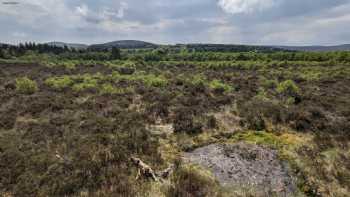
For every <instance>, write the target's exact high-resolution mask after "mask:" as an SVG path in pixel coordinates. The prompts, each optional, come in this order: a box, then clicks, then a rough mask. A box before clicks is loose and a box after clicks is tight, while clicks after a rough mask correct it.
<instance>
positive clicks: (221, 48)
mask: <svg viewBox="0 0 350 197" xmlns="http://www.w3.org/2000/svg"><path fill="white" fill-rule="evenodd" d="M175 46H178V47H181V46H185V47H186V48H187V49H189V50H195V51H213V52H249V51H258V52H273V51H284V50H286V49H283V48H277V47H273V46H254V45H235V44H177V45H175Z"/></svg>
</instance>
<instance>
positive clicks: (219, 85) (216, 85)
mask: <svg viewBox="0 0 350 197" xmlns="http://www.w3.org/2000/svg"><path fill="white" fill-rule="evenodd" d="M209 87H210V88H211V89H213V90H215V91H218V92H230V91H231V90H232V87H231V86H230V85H227V84H225V83H223V82H222V81H220V80H213V81H211V82H210V83H209Z"/></svg>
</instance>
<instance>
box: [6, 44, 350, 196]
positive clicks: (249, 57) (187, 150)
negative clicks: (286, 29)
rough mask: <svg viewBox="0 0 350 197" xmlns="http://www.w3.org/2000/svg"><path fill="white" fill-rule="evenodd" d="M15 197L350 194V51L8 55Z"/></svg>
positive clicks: (23, 47)
mask: <svg viewBox="0 0 350 197" xmlns="http://www.w3.org/2000/svg"><path fill="white" fill-rule="evenodd" d="M0 103H1V104H0V175H1V176H0V195H2V196H8V197H9V196H151V197H153V196H154V197H158V196H167V197H172V196H174V197H175V196H176V197H182V196H183V197H197V196H198V197H199V196H207V197H212V196H242V197H245V196H339V197H341V196H344V197H346V196H348V195H349V193H350V152H349V150H350V149H349V147H350V130H349V129H350V108H349V106H350V52H345V51H337V52H298V51H286V50H278V49H271V48H262V49H261V48H260V49H256V48H251V47H247V46H240V47H239V46H235V47H222V46H220V45H215V46H211V45H174V46H165V45H164V46H158V47H155V48H131V49H126V48H117V47H111V48H110V49H99V48H87V49H75V48H69V47H57V46H52V45H48V44H35V43H25V44H20V45H18V46H13V45H1V46H0Z"/></svg>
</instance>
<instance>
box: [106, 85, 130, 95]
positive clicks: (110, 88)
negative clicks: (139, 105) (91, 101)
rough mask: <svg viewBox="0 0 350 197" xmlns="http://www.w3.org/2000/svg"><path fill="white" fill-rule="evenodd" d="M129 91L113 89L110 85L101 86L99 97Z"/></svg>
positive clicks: (128, 89) (128, 90)
mask: <svg viewBox="0 0 350 197" xmlns="http://www.w3.org/2000/svg"><path fill="white" fill-rule="evenodd" d="M131 91H132V89H131V88H126V89H123V88H117V87H114V86H113V85H112V84H103V85H102V86H101V88H100V94H101V95H113V94H125V93H128V92H131Z"/></svg>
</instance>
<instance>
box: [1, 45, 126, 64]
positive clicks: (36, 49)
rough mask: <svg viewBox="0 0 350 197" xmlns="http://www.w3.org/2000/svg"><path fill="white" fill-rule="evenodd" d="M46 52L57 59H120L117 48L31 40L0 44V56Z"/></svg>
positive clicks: (8, 56) (9, 57) (14, 56)
mask: <svg viewBox="0 0 350 197" xmlns="http://www.w3.org/2000/svg"><path fill="white" fill-rule="evenodd" d="M41 54H47V55H51V56H55V57H58V58H59V59H70V60H73V59H82V60H100V61H104V60H115V59H121V51H120V49H118V48H112V49H111V50H107V49H105V50H99V49H92V48H89V49H75V48H70V47H68V46H64V47H60V46H55V45H50V44H36V43H33V42H28V43H24V44H23V43H21V44H19V45H7V44H2V45H0V58H2V59H13V58H18V57H25V56H36V55H41Z"/></svg>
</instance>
